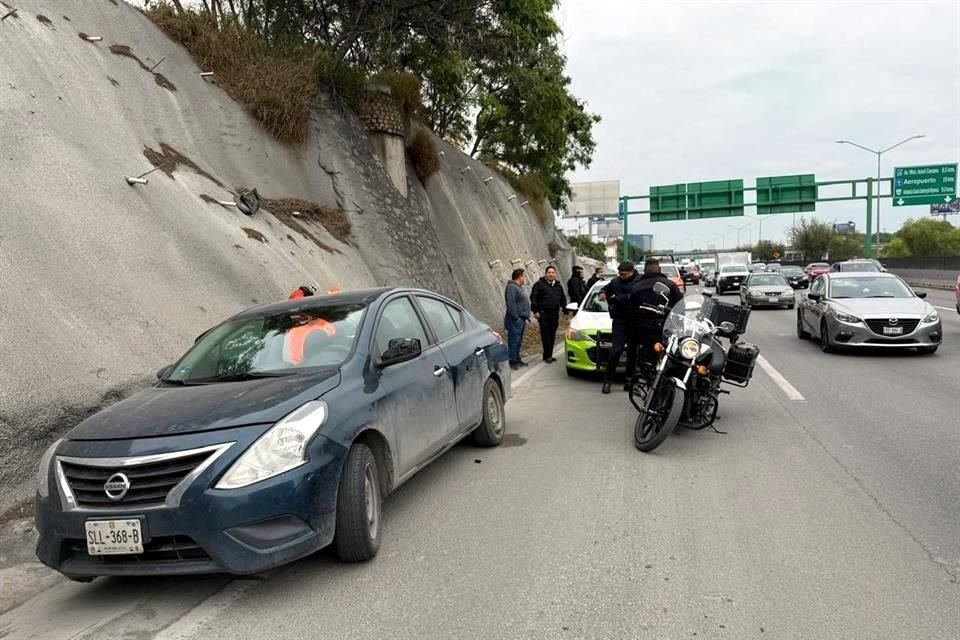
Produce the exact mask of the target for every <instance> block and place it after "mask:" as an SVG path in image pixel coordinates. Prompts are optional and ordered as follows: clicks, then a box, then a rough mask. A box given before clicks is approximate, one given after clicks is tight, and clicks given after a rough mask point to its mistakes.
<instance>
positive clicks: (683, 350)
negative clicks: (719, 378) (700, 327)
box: [680, 338, 700, 360]
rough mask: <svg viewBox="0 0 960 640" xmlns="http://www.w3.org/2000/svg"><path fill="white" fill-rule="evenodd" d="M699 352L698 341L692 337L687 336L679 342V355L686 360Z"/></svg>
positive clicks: (691, 358)
mask: <svg viewBox="0 0 960 640" xmlns="http://www.w3.org/2000/svg"><path fill="white" fill-rule="evenodd" d="M699 354H700V343H699V342H697V341H696V340H694V339H693V338H687V339H686V340H684V341H683V342H681V343H680V355H681V356H683V357H684V358H685V359H687V360H693V359H694V358H696V357H697V356H698V355H699Z"/></svg>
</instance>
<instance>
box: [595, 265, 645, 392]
mask: <svg viewBox="0 0 960 640" xmlns="http://www.w3.org/2000/svg"><path fill="white" fill-rule="evenodd" d="M617 274H618V277H616V278H614V279H613V280H611V281H610V282H608V283H607V284H606V286H604V287H603V291H601V293H600V300H605V301H606V302H607V310H608V312H609V313H610V318H611V319H612V320H613V336H612V340H611V342H612V344H611V345H610V355H609V356H608V359H607V370H606V372H605V374H604V377H603V393H610V384H611V383H612V381H613V374H615V373H616V372H617V365H618V364H619V363H620V355H621V354H622V353H623V349H624V347H626V348H627V380H628V382H627V384H625V385H624V389H627V390H629V388H630V383H629V380H630V379H631V378H633V373H634V370H635V369H636V365H637V341H636V332H635V326H634V325H635V324H636V323H635V322H634V320H635V315H636V314H635V313H634V312H633V310H632V309H631V306H632V305H631V303H630V294H631V291H633V287H634V285H635V284H636V283H637V281H638V280H639V277H638V276H637V271H636V269H635V268H634V266H633V263H632V262H629V261H624V262H621V263H620V266H618V267H617Z"/></svg>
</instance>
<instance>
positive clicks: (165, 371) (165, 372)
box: [157, 364, 173, 380]
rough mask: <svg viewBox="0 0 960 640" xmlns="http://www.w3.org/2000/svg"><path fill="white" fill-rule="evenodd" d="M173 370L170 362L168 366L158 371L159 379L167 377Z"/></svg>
mask: <svg viewBox="0 0 960 640" xmlns="http://www.w3.org/2000/svg"><path fill="white" fill-rule="evenodd" d="M171 371H173V365H172V364H168V365H167V366H165V367H163V368H162V369H160V370H158V371H157V380H163V379H164V378H166V377H167V376H168V375H170V372H171Z"/></svg>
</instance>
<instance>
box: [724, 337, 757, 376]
mask: <svg viewBox="0 0 960 640" xmlns="http://www.w3.org/2000/svg"><path fill="white" fill-rule="evenodd" d="M759 356H760V349H759V348H758V347H757V346H756V345H753V344H750V343H749V342H739V343H737V344H732V345H730V349H728V350H727V362H726V364H725V365H724V367H723V377H724V379H725V380H731V381H733V382H736V383H739V384H743V385H746V384H747V383H748V382H750V378H751V377H752V376H753V368H754V367H755V366H756V364H757V358H758V357H759Z"/></svg>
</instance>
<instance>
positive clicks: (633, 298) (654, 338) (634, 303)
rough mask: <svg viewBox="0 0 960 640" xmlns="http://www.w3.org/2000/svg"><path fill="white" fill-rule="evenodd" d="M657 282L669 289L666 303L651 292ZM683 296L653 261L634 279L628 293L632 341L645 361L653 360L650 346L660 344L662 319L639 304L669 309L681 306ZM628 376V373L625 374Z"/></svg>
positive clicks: (648, 262) (648, 261) (655, 293)
mask: <svg viewBox="0 0 960 640" xmlns="http://www.w3.org/2000/svg"><path fill="white" fill-rule="evenodd" d="M658 282H661V283H663V284H664V285H666V286H667V287H668V288H669V289H670V293H669V294H667V295H668V300H664V299H663V296H661V295H660V294H659V293H657V292H655V291H654V290H653V287H654V285H655V284H657V283H658ZM682 298H683V293H681V292H680V289H679V288H678V287H677V285H675V284H674V283H673V281H672V280H670V279H669V278H668V277H667V276H665V275H663V273H662V272H661V271H660V261H659V260H656V259H654V258H651V259H649V260H647V261H646V262H645V263H644V266H643V275H642V276H640V277H639V278H637V280H636V281H635V282H634V283H633V287H632V289H631V292H630V302H631V311H632V312H633V316H634V320H633V325H634V338H635V340H636V341H637V342H638V343H639V345H640V348H641V350H642V353H643V356H644V358H645V359H649V360H652V359H653V357H654V353H653V345H654V344H656V343H657V342H658V341H659V340H660V336H661V334H662V330H663V318H662V317H660V316H658V315H656V314H654V313H649V312H645V311H643V309H641V308H640V305H641V304H646V305H650V306H654V307H655V306H658V305H661V304H666V305H667V306H669V307H672V306H673V305H675V304H677V303H678V302H680V300H681V299H682ZM628 373H629V372H628Z"/></svg>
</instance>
